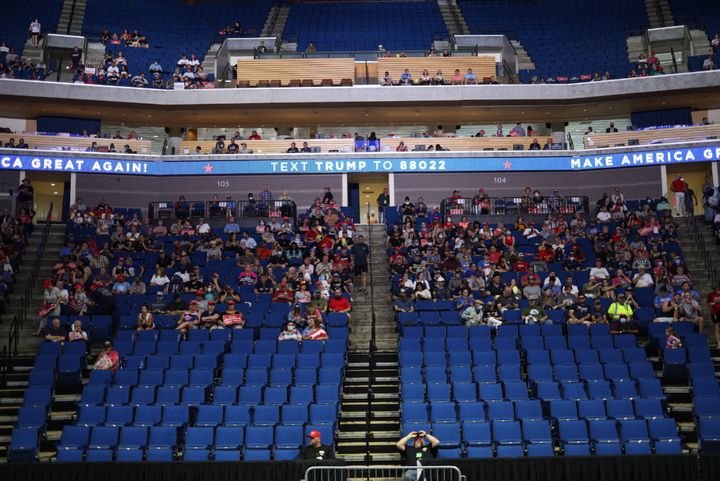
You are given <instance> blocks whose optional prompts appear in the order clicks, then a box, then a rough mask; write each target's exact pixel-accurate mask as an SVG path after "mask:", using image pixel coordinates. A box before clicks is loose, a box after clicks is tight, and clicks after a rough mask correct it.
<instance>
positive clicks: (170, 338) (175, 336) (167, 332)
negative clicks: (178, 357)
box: [158, 329, 180, 343]
mask: <svg viewBox="0 0 720 481" xmlns="http://www.w3.org/2000/svg"><path fill="white" fill-rule="evenodd" d="M158 341H159V342H168V343H169V342H175V343H177V342H179V341H180V332H179V331H176V330H175V329H161V330H160V331H159V335H158Z"/></svg>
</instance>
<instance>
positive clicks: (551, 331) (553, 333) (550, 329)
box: [521, 324, 563, 337]
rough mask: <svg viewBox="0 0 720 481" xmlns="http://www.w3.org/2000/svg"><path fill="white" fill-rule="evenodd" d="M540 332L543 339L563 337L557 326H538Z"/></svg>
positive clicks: (560, 328)
mask: <svg viewBox="0 0 720 481" xmlns="http://www.w3.org/2000/svg"><path fill="white" fill-rule="evenodd" d="M521 329H522V327H521ZM540 331H541V332H542V336H543V337H560V336H562V335H563V331H562V326H561V325H559V324H543V325H542V326H540Z"/></svg>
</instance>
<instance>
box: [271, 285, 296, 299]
mask: <svg viewBox="0 0 720 481" xmlns="http://www.w3.org/2000/svg"><path fill="white" fill-rule="evenodd" d="M294 297H295V294H294V293H293V290H292V289H290V287H289V286H288V284H287V282H286V281H282V282H281V283H280V287H278V288H277V289H275V292H274V293H273V296H272V301H273V302H291V301H292V300H293V298H294Z"/></svg>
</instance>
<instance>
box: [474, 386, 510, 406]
mask: <svg viewBox="0 0 720 481" xmlns="http://www.w3.org/2000/svg"><path fill="white" fill-rule="evenodd" d="M478 399H480V400H481V401H484V402H496V401H502V400H503V399H505V397H504V395H503V392H502V384H499V383H495V384H489V383H488V384H485V383H483V384H480V385H478Z"/></svg>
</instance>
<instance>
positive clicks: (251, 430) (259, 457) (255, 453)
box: [243, 426, 274, 461]
mask: <svg viewBox="0 0 720 481" xmlns="http://www.w3.org/2000/svg"><path fill="white" fill-rule="evenodd" d="M273 444H274V434H273V428H272V427H269V426H249V427H248V428H247V429H246V431H245V452H244V455H243V458H244V460H245V461H269V460H270V454H271V453H270V447H271V446H273Z"/></svg>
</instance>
